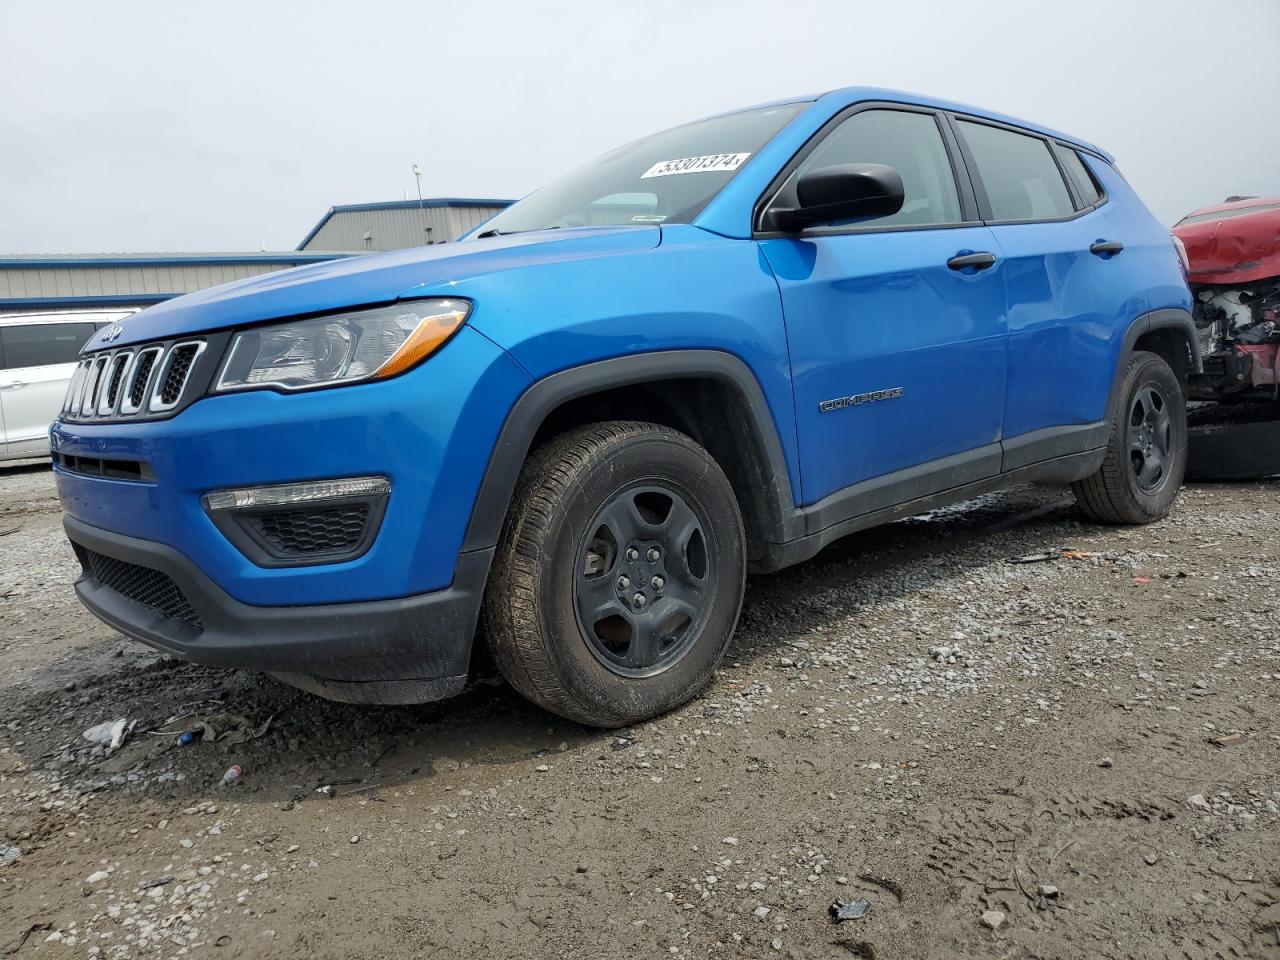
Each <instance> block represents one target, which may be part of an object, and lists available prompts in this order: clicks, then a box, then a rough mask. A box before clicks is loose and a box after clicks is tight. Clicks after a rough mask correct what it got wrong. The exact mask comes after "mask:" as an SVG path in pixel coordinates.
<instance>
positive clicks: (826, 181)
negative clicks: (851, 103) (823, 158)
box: [770, 163, 905, 233]
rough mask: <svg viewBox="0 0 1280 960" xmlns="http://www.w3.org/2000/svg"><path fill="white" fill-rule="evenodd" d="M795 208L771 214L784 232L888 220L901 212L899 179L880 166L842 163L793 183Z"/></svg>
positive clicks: (900, 185) (806, 175)
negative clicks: (839, 223) (882, 219)
mask: <svg viewBox="0 0 1280 960" xmlns="http://www.w3.org/2000/svg"><path fill="white" fill-rule="evenodd" d="M796 199H797V200H799V204H800V205H799V206H797V207H795V208H784V209H774V210H772V211H770V217H771V219H772V220H773V225H774V226H775V227H776V228H777V229H778V230H781V231H783V232H784V233H798V232H799V231H801V230H803V229H804V228H805V227H813V226H817V225H819V224H823V223H837V222H840V221H844V220H868V219H872V218H874V217H887V216H889V215H890V214H894V213H897V212H898V211H899V210H901V209H902V203H903V200H904V199H905V193H904V191H903V188H902V176H901V175H900V174H899V173H898V171H897V170H895V169H893V167H890V166H887V165H886V164H883V163H842V164H837V165H835V166H830V167H819V168H817V169H816V170H810V171H809V172H808V173H806V174H805V175H804V176H802V177H801V178H800V180H799V182H798V183H796Z"/></svg>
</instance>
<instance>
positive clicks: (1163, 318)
mask: <svg viewBox="0 0 1280 960" xmlns="http://www.w3.org/2000/svg"><path fill="white" fill-rule="evenodd" d="M1164 329H1173V330H1177V331H1179V332H1180V333H1182V334H1183V335H1185V336H1186V338H1187V343H1189V344H1191V366H1190V367H1189V368H1188V370H1187V372H1188V373H1200V372H1201V371H1202V370H1203V369H1204V361H1203V359H1202V358H1201V356H1200V338H1199V336H1198V335H1197V333H1196V324H1195V321H1194V320H1192V319H1191V314H1190V313H1188V312H1187V311H1186V310H1183V309H1181V308H1178V307H1166V308H1164V309H1162V310H1152V311H1150V312H1148V313H1144V314H1141V315H1140V316H1138V317H1137V318H1135V319H1134V321H1133V322H1132V323H1131V324H1129V329H1128V330H1126V331H1125V333H1124V340H1123V342H1122V343H1121V344H1120V353H1119V355H1118V356H1117V357H1116V369H1115V372H1114V373H1112V375H1111V391H1110V393H1108V394H1107V414H1108V416H1110V413H1111V411H1112V410H1114V409H1115V401H1116V394H1117V392H1118V391H1119V389H1120V380H1121V379H1122V378H1123V377H1124V370H1125V365H1126V363H1127V361H1128V359H1129V356H1130V354H1132V353H1133V347H1134V344H1136V343H1137V342H1138V340H1139V339H1140V338H1141V337H1142V336H1143V335H1145V334H1148V333H1150V332H1151V331H1152V330H1164ZM1184 386H1185V385H1184ZM1107 428H1108V429H1110V424H1108V425H1107Z"/></svg>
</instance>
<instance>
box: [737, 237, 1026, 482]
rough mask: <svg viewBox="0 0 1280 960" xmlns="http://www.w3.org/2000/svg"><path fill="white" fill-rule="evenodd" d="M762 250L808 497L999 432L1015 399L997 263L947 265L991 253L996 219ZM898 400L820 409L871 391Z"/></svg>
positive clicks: (787, 242)
mask: <svg viewBox="0 0 1280 960" xmlns="http://www.w3.org/2000/svg"><path fill="white" fill-rule="evenodd" d="M761 246H762V247H763V249H764V251H765V255H766V256H767V257H768V259H769V263H770V264H771V265H772V266H773V269H774V272H775V273H776V275H777V278H778V284H779V286H780V287H781V290H782V302H783V306H784V308H785V310H786V315H787V334H788V339H789V341H790V345H791V368H792V376H793V378H794V384H795V401H796V422H797V425H798V430H799V435H800V471H801V473H802V475H803V476H804V500H805V502H806V503H812V502H814V501H817V500H821V499H822V498H823V497H826V496H828V495H830V494H832V493H835V492H836V491H838V490H840V489H841V488H843V487H847V486H850V485H851V484H854V483H858V482H860V481H862V480H867V479H870V478H872V477H877V476H880V475H882V474H886V473H892V472H894V471H895V470H901V469H904V468H907V467H911V466H914V465H915V464H918V463H923V462H925V461H927V460H935V459H938V458H940V457H945V456H948V455H950V454H953V453H960V452H962V451H965V450H972V449H975V448H977V447H981V446H983V445H985V444H989V443H994V442H995V441H997V440H999V439H1000V430H1001V424H1002V421H1003V418H1004V398H1005V366H1006V360H1005V352H1006V343H1007V337H1006V335H1005V311H1004V277H1003V271H1002V270H1001V269H1000V268H999V265H997V266H996V267H993V268H991V269H988V270H983V271H981V272H976V273H963V272H959V271H955V270H949V269H948V268H947V266H946V261H947V259H948V258H950V257H953V256H956V255H957V254H959V253H972V252H974V251H975V250H982V251H988V250H990V249H991V246H992V237H991V231H990V230H988V229H987V228H986V227H981V226H978V227H960V228H957V229H951V230H921V231H908V232H899V233H893V232H890V233H863V234H850V235H846V236H826V237H817V238H813V239H804V240H791V239H779V240H765V241H763V242H762V244H761ZM898 389H900V390H901V391H902V394H901V396H900V397H895V398H892V399H888V400H884V401H879V402H870V403H862V404H858V405H856V406H852V407H848V408H844V409H836V410H832V411H829V412H825V413H824V412H822V411H821V410H820V407H819V404H821V403H823V402H824V401H829V400H833V399H836V398H841V397H849V396H851V395H859V394H863V393H867V392H871V391H881V390H898Z"/></svg>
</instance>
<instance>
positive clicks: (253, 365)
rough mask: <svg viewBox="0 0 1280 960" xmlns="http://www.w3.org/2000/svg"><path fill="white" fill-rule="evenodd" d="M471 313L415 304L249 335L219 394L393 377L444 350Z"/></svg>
mask: <svg viewBox="0 0 1280 960" xmlns="http://www.w3.org/2000/svg"><path fill="white" fill-rule="evenodd" d="M470 311H471V304H470V303H468V302H467V301H465V300H411V301H406V302H405V303H396V304H392V305H391V306H389V307H378V308H376V309H374V310H360V311H357V312H354V313H336V314H330V315H329V316H325V317H312V318H311V319H309V320H291V321H288V322H286V323H277V324H273V325H271V326H266V327H257V328H255V329H252V330H244V331H241V332H240V333H238V334H236V336H235V339H233V340H232V341H231V349H230V350H229V351H228V352H227V361H226V363H224V364H223V365H222V373H220V374H219V375H218V383H217V386H216V387H215V388H214V389H215V390H218V391H227V390H248V389H253V388H255V387H277V388H280V389H282V390H309V389H311V388H312V387H324V386H329V385H332V384H335V383H358V382H359V381H361V380H380V379H384V378H386V377H394V376H395V375H396V374H398V373H403V372H404V371H406V370H408V369H409V368H410V367H412V366H414V365H415V364H418V363H421V362H422V361H423V360H425V359H426V358H427V357H429V356H431V354H433V353H435V351H436V350H438V349H440V347H442V346H443V345H444V343H445V341H446V340H448V339H449V338H450V337H451V336H452V335H453V333H454V331H456V330H457V329H458V328H459V327H460V326H462V323H463V321H465V320H466V319H467V314H468V313H469V312H470Z"/></svg>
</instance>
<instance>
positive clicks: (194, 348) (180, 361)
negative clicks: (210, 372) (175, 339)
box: [150, 341, 204, 412]
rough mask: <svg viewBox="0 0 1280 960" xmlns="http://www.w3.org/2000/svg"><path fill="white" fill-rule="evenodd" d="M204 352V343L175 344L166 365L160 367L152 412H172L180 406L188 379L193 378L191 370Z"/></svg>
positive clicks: (153, 394) (152, 401)
mask: <svg viewBox="0 0 1280 960" xmlns="http://www.w3.org/2000/svg"><path fill="white" fill-rule="evenodd" d="M203 352H204V343H203V342H202V341H199V342H192V341H188V342H186V343H175V344H174V345H173V346H172V347H170V348H169V353H168V355H167V356H166V357H165V358H164V363H162V364H161V365H160V372H159V373H158V374H157V375H156V385H155V389H154V390H152V392H151V404H150V409H151V410H154V411H157V412H160V411H164V410H172V409H173V408H174V407H176V406H177V405H178V401H179V400H181V399H182V391H183V390H185V389H186V386H187V378H188V377H190V376H191V368H192V367H193V366H195V362H196V358H197V357H199V356H200V354H202V353H203Z"/></svg>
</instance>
